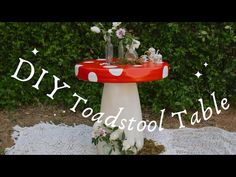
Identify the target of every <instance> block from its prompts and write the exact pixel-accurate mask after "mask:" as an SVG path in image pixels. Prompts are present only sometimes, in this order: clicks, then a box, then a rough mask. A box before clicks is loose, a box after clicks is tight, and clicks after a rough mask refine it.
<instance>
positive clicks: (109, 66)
mask: <svg viewBox="0 0 236 177" xmlns="http://www.w3.org/2000/svg"><path fill="white" fill-rule="evenodd" d="M103 68H117V66H114V65H112V66H111V65H108V66H103Z"/></svg>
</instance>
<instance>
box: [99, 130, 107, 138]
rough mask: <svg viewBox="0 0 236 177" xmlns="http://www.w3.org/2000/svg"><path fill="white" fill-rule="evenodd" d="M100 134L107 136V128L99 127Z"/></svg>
mask: <svg viewBox="0 0 236 177" xmlns="http://www.w3.org/2000/svg"><path fill="white" fill-rule="evenodd" d="M99 135H100V136H106V130H104V129H103V128H99Z"/></svg>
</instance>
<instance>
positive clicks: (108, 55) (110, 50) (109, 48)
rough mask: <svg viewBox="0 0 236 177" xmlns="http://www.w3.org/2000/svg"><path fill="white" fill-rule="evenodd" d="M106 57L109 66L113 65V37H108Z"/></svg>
mask: <svg viewBox="0 0 236 177" xmlns="http://www.w3.org/2000/svg"><path fill="white" fill-rule="evenodd" d="M105 55H106V56H105V57H106V62H107V64H109V65H110V64H112V59H113V45H112V43H111V36H106V46H105Z"/></svg>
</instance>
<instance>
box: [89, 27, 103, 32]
mask: <svg viewBox="0 0 236 177" xmlns="http://www.w3.org/2000/svg"><path fill="white" fill-rule="evenodd" d="M91 31H92V32H94V33H100V32H101V30H100V28H98V27H97V26H93V27H91Z"/></svg>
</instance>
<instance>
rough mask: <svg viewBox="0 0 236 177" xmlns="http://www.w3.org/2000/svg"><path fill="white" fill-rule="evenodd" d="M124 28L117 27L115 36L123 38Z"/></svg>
mask: <svg viewBox="0 0 236 177" xmlns="http://www.w3.org/2000/svg"><path fill="white" fill-rule="evenodd" d="M125 32H126V31H125V29H123V28H120V29H118V30H117V31H116V36H117V37H118V38H119V39H122V38H124V36H125Z"/></svg>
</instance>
